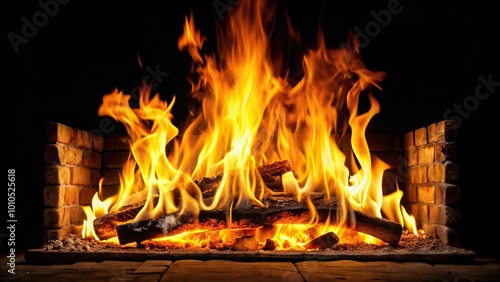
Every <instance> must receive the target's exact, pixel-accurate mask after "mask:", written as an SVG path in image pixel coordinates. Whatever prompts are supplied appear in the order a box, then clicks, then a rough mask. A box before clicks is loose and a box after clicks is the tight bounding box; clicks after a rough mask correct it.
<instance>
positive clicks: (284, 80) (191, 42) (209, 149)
mask: <svg viewBox="0 0 500 282" xmlns="http://www.w3.org/2000/svg"><path fill="white" fill-rule="evenodd" d="M268 4H269V3H264V1H243V2H242V3H241V4H240V5H239V6H238V8H237V9H235V10H234V11H232V12H231V15H230V16H229V17H228V19H227V21H226V22H225V24H226V25H225V27H224V28H220V29H218V34H217V35H218V38H217V40H218V43H219V45H218V52H217V54H205V53H203V44H204V42H205V39H206V38H205V37H203V36H202V35H201V34H200V31H199V30H198V29H197V28H196V25H195V21H194V16H193V14H191V15H190V16H189V17H186V19H185V22H184V33H183V34H182V35H181V36H180V38H179V40H178V47H179V50H181V51H184V50H186V51H187V52H188V53H189V54H190V56H191V57H192V60H193V63H192V71H193V76H192V77H191V76H190V80H189V81H190V83H191V86H192V89H191V93H190V95H192V97H193V98H195V99H196V101H197V102H198V103H199V107H198V109H199V110H198V111H193V112H192V113H191V122H190V123H189V124H188V125H187V126H186V128H184V129H183V130H182V135H180V134H179V133H180V132H181V130H179V129H178V128H177V127H176V126H174V125H173V123H172V118H173V116H172V113H171V110H172V108H173V107H174V104H175V97H174V99H173V100H172V101H170V103H167V102H166V101H162V100H161V99H160V96H159V94H158V93H156V94H154V95H151V93H150V92H151V87H150V86H149V85H146V84H145V85H143V87H142V89H141V93H140V101H139V107H137V108H132V107H130V106H129V100H130V98H131V95H127V94H124V93H123V92H122V91H119V90H118V89H116V90H114V91H113V92H111V93H109V94H107V95H105V96H104V97H103V103H102V105H101V106H100V108H99V110H98V114H99V115H100V116H105V115H107V116H110V117H112V118H114V119H115V120H117V121H119V122H121V123H123V124H124V126H125V128H126V130H127V133H128V135H129V136H130V140H131V143H130V151H131V152H130V159H129V161H128V162H127V163H126V164H125V166H124V168H123V172H122V175H121V187H120V192H119V194H118V195H117V196H116V198H115V199H113V200H111V201H112V204H109V203H107V206H106V208H104V209H103V210H104V212H107V211H108V208H110V210H116V209H118V208H119V207H121V206H123V205H124V204H125V202H126V201H127V199H129V198H130V197H133V196H134V195H138V194H140V195H143V196H144V198H145V199H146V204H145V205H144V208H143V209H142V210H141V211H140V212H139V213H138V214H137V216H136V218H135V219H134V221H139V220H143V219H148V218H156V217H159V216H162V215H165V214H178V215H182V214H185V213H192V214H194V215H197V214H199V213H200V211H204V210H214V209H224V210H226V211H228V219H227V221H228V227H230V226H231V211H232V210H234V209H237V208H247V207H251V206H257V207H264V206H265V205H264V203H263V202H262V199H263V198H264V196H265V195H266V193H272V191H270V190H269V189H263V188H262V187H265V185H264V183H263V180H262V179H261V177H260V175H259V173H258V172H257V171H256V169H255V168H256V167H257V166H261V165H265V164H270V163H273V162H276V161H280V160H288V161H289V162H290V163H291V164H292V165H293V168H294V172H293V173H291V172H289V173H285V174H284V175H282V180H283V187H284V190H285V192H287V193H290V194H293V195H295V197H296V199H297V201H303V200H306V201H307V199H308V195H310V194H311V193H313V192H319V193H323V194H324V195H325V196H326V197H327V198H336V199H338V200H339V201H340V202H341V203H342V206H345V207H347V206H350V207H351V208H352V209H354V210H357V211H362V212H365V213H367V214H370V215H372V216H376V217H382V212H381V211H384V213H387V212H386V211H388V210H390V211H391V212H390V213H388V214H390V216H391V218H390V219H391V220H394V221H396V222H399V223H401V224H402V225H403V224H405V223H406V224H407V225H408V228H410V229H411V230H412V231H413V232H414V233H416V231H415V224H414V219H413V218H412V217H411V216H409V215H408V214H407V213H406V211H405V210H404V209H403V208H402V207H400V199H401V195H400V194H401V193H402V192H401V191H399V190H398V191H397V193H395V195H390V196H389V198H387V196H384V195H383V194H382V188H381V184H382V176H383V173H384V171H385V170H386V169H388V168H389V166H388V165H387V164H386V163H384V162H383V161H382V160H380V159H378V158H375V157H374V156H372V155H371V153H370V150H369V146H368V143H367V141H366V138H365V131H366V129H367V126H368V124H369V122H370V120H371V119H372V117H373V116H374V115H376V114H377V113H379V111H380V105H379V103H378V102H377V100H376V99H375V98H374V96H373V95H372V94H371V93H370V89H372V88H373V87H377V88H379V89H380V86H379V83H380V82H381V81H382V80H383V79H384V77H385V73H384V72H373V71H370V70H368V69H367V68H366V67H365V65H364V64H363V62H362V60H361V58H360V56H359V54H358V50H357V43H356V40H353V42H352V45H353V48H334V49H329V48H327V46H326V44H325V42H324V39H323V38H322V37H319V40H318V47H317V48H316V49H312V50H309V51H308V52H307V53H305V54H304V55H303V57H302V67H303V76H302V78H301V79H300V80H299V81H298V82H297V83H294V84H292V83H290V82H289V81H290V79H289V77H288V73H286V74H285V75H279V73H280V70H279V67H280V66H282V65H283V62H280V61H277V60H276V58H272V57H271V56H270V52H269V50H270V47H271V46H270V44H271V40H270V39H269V38H270V36H269V34H270V32H271V30H269V26H271V23H272V21H273V20H274V19H273V13H274V10H273V9H272V8H269V6H268ZM290 29H292V28H291V27H290ZM273 59H274V60H273ZM362 97H366V98H367V99H368V101H369V103H370V107H369V109H368V110H367V111H366V112H360V111H359V101H360V98H362ZM346 142H349V143H350V147H352V153H350V154H349V155H346V154H345V153H344V152H343V151H342V148H341V144H345V143H346ZM168 144H173V148H174V149H173V151H172V152H171V153H167V151H166V148H167V145H168ZM348 164H349V165H348ZM216 175H222V179H221V181H220V184H219V186H218V187H217V190H216V191H215V194H214V196H213V197H212V198H211V199H204V198H203V195H202V192H201V190H200V188H199V187H198V186H197V185H196V183H195V180H196V179H199V178H202V177H212V176H216ZM155 197H158V198H155ZM97 199H98V198H97ZM98 204H101V203H98V201H97V200H96V202H95V203H94V202H93V204H92V209H90V208H89V209H87V210H86V213H87V223H89V222H92V221H93V219H94V218H95V217H97V216H99V215H98V214H97V213H98V209H99V208H98ZM308 205H309V209H310V211H311V212H310V216H309V218H307V219H301V220H300V221H296V222H292V221H290V220H289V219H284V221H283V222H282V223H279V224H276V225H275V226H274V228H273V229H272V230H264V229H257V230H254V235H255V236H256V238H257V240H259V242H260V243H263V242H265V240H266V239H267V238H270V239H273V240H274V241H276V242H277V244H278V246H279V247H278V248H281V249H287V248H301V247H303V245H304V244H305V243H306V242H307V241H310V240H311V239H313V238H314V237H315V236H318V235H321V234H324V233H325V232H328V231H334V232H336V233H337V234H342V233H344V232H346V230H345V228H344V226H345V222H346V221H347V219H348V218H349V216H350V213H349V212H348V209H347V208H345V209H344V208H342V209H339V210H337V214H333V215H331V217H332V218H331V222H330V218H329V219H328V220H327V221H326V222H320V220H319V217H318V216H317V215H316V213H315V207H314V205H312V204H311V202H310V201H308ZM101 213H102V212H101ZM333 222H334V223H333ZM208 231H210V230H208ZM208 231H207V230H192V231H189V232H184V233H181V234H177V235H175V236H169V237H165V238H162V240H167V239H168V240H172V241H177V242H184V244H187V242H190V243H189V245H193V244H195V245H198V246H204V245H207V244H208V243H207V240H208V241H209V240H215V239H216V240H222V241H232V240H234V239H235V234H236V233H238V232H236V229H234V230H231V229H230V228H229V229H226V230H223V231H220V230H219V231H213V232H212V231H210V232H208ZM92 232H93V231H92V230H91V226H90V227H89V228H84V233H83V235H84V237H89V236H95V234H94V235H92ZM214 238H215V239H214ZM365 240H366V241H368V242H373V238H370V236H366V239H365Z"/></svg>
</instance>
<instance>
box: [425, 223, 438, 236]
mask: <svg viewBox="0 0 500 282" xmlns="http://www.w3.org/2000/svg"><path fill="white" fill-rule="evenodd" d="M422 230H424V232H425V235H426V236H434V235H436V225H435V224H429V223H422Z"/></svg>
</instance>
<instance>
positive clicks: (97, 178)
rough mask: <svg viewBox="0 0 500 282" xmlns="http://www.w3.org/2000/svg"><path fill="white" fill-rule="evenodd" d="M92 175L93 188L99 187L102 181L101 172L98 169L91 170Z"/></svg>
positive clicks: (91, 184)
mask: <svg viewBox="0 0 500 282" xmlns="http://www.w3.org/2000/svg"><path fill="white" fill-rule="evenodd" d="M90 174H91V176H90V177H91V183H90V186H91V187H99V181H100V180H101V171H100V170H98V169H91V170H90Z"/></svg>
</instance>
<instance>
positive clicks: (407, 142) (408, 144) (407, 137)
mask: <svg viewBox="0 0 500 282" xmlns="http://www.w3.org/2000/svg"><path fill="white" fill-rule="evenodd" d="M413 136H414V135H413V131H410V132H407V133H405V134H404V135H403V148H405V149H410V148H414V147H415V142H414V141H413Z"/></svg>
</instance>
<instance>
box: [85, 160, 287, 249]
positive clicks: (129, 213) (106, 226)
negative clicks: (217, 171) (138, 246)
mask: <svg viewBox="0 0 500 282" xmlns="http://www.w3.org/2000/svg"><path fill="white" fill-rule="evenodd" d="M257 171H258V172H259V174H260V175H261V177H262V180H263V181H264V184H265V185H266V187H267V188H269V189H271V190H273V191H282V190H283V186H282V184H281V175H282V174H283V173H285V172H288V171H293V169H292V166H291V164H290V162H288V161H287V160H283V161H279V162H275V163H272V164H269V165H262V166H259V167H257ZM221 180H222V175H217V176H215V177H203V178H200V179H197V180H195V181H194V183H195V184H196V186H198V187H199V189H200V191H201V196H202V197H203V199H210V198H211V197H212V196H213V195H214V194H215V192H216V191H217V188H218V187H219V184H220V182H221ZM178 190H179V189H175V190H174V198H177V199H178V198H179V197H180V195H179V193H178ZM192 190H193V189H188V191H189V192H191V193H190V194H191V195H192V196H193V197H194V196H196V193H197V191H192ZM145 195H147V194H145ZM158 199H159V195H158V194H156V195H155V196H153V205H156V203H157V202H158ZM145 204H146V199H145V198H144V196H143V197H141V199H140V200H136V202H133V203H131V204H128V205H125V206H123V207H120V208H119V209H117V210H114V211H111V212H109V213H108V214H106V215H103V216H101V217H99V218H96V219H95V220H94V222H93V224H94V230H95V233H96V235H97V237H98V238H99V239H101V240H106V239H109V238H112V237H115V236H117V232H116V227H117V226H119V225H122V224H125V223H129V222H131V221H132V220H134V218H135V217H136V216H137V214H138V213H139V212H140V211H141V209H142V208H143V207H144V205H145Z"/></svg>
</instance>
